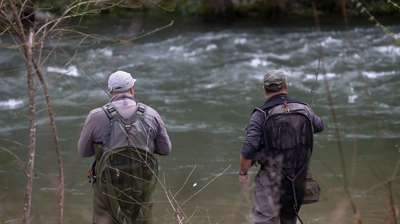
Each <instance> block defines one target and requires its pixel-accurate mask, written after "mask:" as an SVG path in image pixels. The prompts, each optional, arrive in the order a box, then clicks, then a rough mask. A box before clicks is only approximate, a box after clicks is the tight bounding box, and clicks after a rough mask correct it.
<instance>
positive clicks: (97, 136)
mask: <svg viewBox="0 0 400 224" xmlns="http://www.w3.org/2000/svg"><path fill="white" fill-rule="evenodd" d="M108 126H110V120H109V119H108V117H107V115H106V113H104V111H103V110H102V109H101V108H96V109H94V110H92V111H90V113H89V115H88V116H87V118H86V121H85V125H84V126H83V130H82V132H81V137H80V138H79V141H78V152H79V154H80V155H81V156H83V157H91V156H93V155H94V148H93V143H97V144H101V143H103V136H104V131H105V130H107V128H108Z"/></svg>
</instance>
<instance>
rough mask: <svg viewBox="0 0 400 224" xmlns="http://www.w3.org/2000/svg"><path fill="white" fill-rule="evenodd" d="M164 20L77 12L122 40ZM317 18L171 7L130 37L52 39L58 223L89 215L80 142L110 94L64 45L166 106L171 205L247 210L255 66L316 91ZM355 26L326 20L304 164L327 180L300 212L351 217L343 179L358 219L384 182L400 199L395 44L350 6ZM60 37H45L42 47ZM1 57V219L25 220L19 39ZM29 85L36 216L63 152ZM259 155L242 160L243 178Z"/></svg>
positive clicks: (163, 214)
mask: <svg viewBox="0 0 400 224" xmlns="http://www.w3.org/2000/svg"><path fill="white" fill-rule="evenodd" d="M365 20H366V19H365ZM169 23H170V21H166V22H160V21H158V22H154V21H147V20H130V19H121V20H118V21H117V20H96V21H90V22H89V21H82V24H81V26H87V27H88V32H90V33H92V34H101V35H104V36H106V37H107V38H109V39H116V38H120V39H125V40H126V39H129V38H133V37H134V36H135V35H136V36H137V35H138V32H140V31H141V30H143V31H144V33H142V34H146V33H147V32H150V31H152V30H155V29H156V28H162V27H163V26H165V25H167V24H169ZM314 24H315V23H314V21H313V20H309V21H308V20H302V21H296V22H295V23H294V22H293V21H292V22H288V23H284V22H280V23H278V22H260V21H258V22H257V21H247V22H239V21H238V22H236V23H234V24H224V25H221V24H219V25H216V24H204V23H200V22H189V21H187V22H185V21H182V22H179V21H177V22H175V23H174V24H173V25H172V26H170V27H167V28H165V29H159V30H158V31H157V32H155V33H152V34H150V35H147V36H145V37H143V38H141V39H138V40H135V41H133V42H132V43H133V44H125V43H123V42H121V41H120V42H117V41H109V40H107V39H103V40H101V41H97V40H93V39H92V37H88V38H86V39H85V40H83V41H81V39H78V38H77V37H72V38H68V39H64V40H62V41H61V42H59V43H58V46H59V47H57V48H56V51H55V54H53V56H52V57H50V58H49V60H48V61H47V62H46V63H45V64H44V65H43V66H42V71H43V73H44V74H45V75H46V80H47V81H48V82H49V83H50V85H49V88H50V93H51V97H52V102H53V107H54V110H55V113H56V124H57V128H58V131H59V139H60V142H61V150H62V157H63V165H64V177H65V205H64V223H90V222H91V217H92V189H91V185H90V184H89V183H88V181H87V178H86V171H87V169H88V167H89V165H90V163H91V162H92V158H82V157H80V156H79V154H78V152H77V149H76V145H77V141H78V139H79V135H80V132H81V130H82V126H83V124H84V121H85V118H86V116H87V114H88V113H89V111H90V110H91V109H93V108H95V107H99V106H101V105H103V104H104V103H106V102H107V100H108V96H107V95H106V94H105V93H104V92H103V91H102V90H101V89H100V88H99V87H98V86H97V85H96V84H95V83H94V82H93V81H91V79H90V78H89V77H88V76H87V75H86V74H85V72H84V71H83V70H82V69H80V68H79V67H78V66H76V65H75V64H74V63H72V62H71V61H70V60H71V59H70V58H69V57H70V56H67V55H66V54H65V53H64V52H63V51H62V50H61V48H62V49H64V50H65V51H67V52H68V53H69V54H70V55H71V56H73V57H74V59H73V60H75V61H76V62H78V63H79V64H80V65H81V66H82V68H84V69H85V71H87V72H88V73H89V74H90V75H91V76H93V78H94V79H96V80H97V81H98V82H99V83H100V84H101V85H102V86H103V87H104V88H106V86H107V77H108V75H109V74H111V73H112V72H114V71H116V70H125V71H128V72H130V73H132V74H133V76H134V78H136V79H137V80H138V81H137V82H136V84H135V97H136V99H137V100H138V101H140V102H143V103H145V104H147V105H149V106H151V107H153V108H155V109H156V110H157V111H158V112H159V113H160V115H161V117H162V118H163V120H164V122H165V125H166V128H167V130H168V133H169V135H170V138H171V141H172V145H173V150H172V153H171V154H170V155H169V156H167V157H158V159H159V166H160V171H159V177H160V180H161V182H162V183H160V184H159V186H161V184H162V185H164V186H165V188H166V189H167V191H168V193H170V194H172V195H174V196H175V198H174V200H173V201H174V202H177V203H178V204H180V205H181V206H182V207H181V208H177V206H176V205H175V209H176V210H178V209H179V210H180V211H181V216H185V217H186V218H185V221H190V223H228V224H230V223H235V224H236V223H250V220H251V207H252V197H253V190H252V188H249V189H247V188H243V187H242V186H241V185H240V183H239V182H238V175H237V173H238V164H239V161H238V159H239V153H240V149H241V145H242V142H243V139H244V130H243V129H244V126H245V125H246V123H247V122H248V121H249V118H250V115H251V111H252V109H253V108H254V107H256V106H259V105H261V104H262V103H263V102H264V101H265V100H266V97H265V96H264V95H263V92H262V78H263V75H264V73H265V72H266V71H267V70H269V69H281V70H283V71H284V72H285V73H286V74H287V76H288V81H289V94H290V96H292V97H294V98H297V99H299V100H301V101H305V102H308V103H311V98H312V95H311V89H312V87H313V86H314V81H315V78H316V76H315V73H316V70H317V67H318V58H319V48H318V40H319V36H318V33H317V28H316V27H315V25H314ZM392 24H393V23H392ZM392 24H388V28H389V29H390V30H391V31H393V32H394V33H395V34H397V35H400V26H399V25H392ZM350 26H351V27H350V32H349V34H350V35H348V33H347V32H346V31H345V26H344V22H343V21H342V20H341V19H335V20H330V21H322V22H321V29H322V31H321V38H320V40H321V44H322V46H323V58H322V59H323V60H321V68H320V70H319V73H318V74H319V75H318V81H317V86H316V87H317V89H316V94H315V99H314V105H313V109H314V111H315V113H316V114H317V115H319V116H320V117H322V119H323V120H324V121H325V131H324V132H322V133H319V134H317V135H315V143H314V154H313V156H312V159H311V165H310V166H311V168H312V169H313V171H314V173H315V175H316V178H317V180H318V182H319V184H320V186H321V188H322V192H321V197H320V202H318V203H315V204H310V205H304V206H303V207H302V210H301V214H300V215H301V217H302V220H303V222H308V223H352V220H353V216H354V215H353V214H354V212H353V209H352V207H351V206H350V205H349V196H348V195H347V194H346V193H345V190H344V186H345V183H347V185H348V189H349V193H350V195H351V199H352V200H353V201H354V204H355V206H356V207H357V209H358V210H359V214H360V217H361V220H362V221H363V223H383V222H384V220H385V218H387V216H388V214H389V212H388V210H387V208H388V207H387V205H388V199H389V198H390V195H391V194H390V192H392V193H393V194H394V196H393V199H394V204H395V205H397V206H399V201H400V198H399V194H400V192H399V189H400V188H399V184H400V182H399V179H398V177H399V174H398V172H397V173H396V171H397V170H398V167H396V163H397V162H398V160H399V154H400V152H399V148H398V147H397V146H396V145H398V144H400V139H399V133H400V119H399V115H400V104H399V103H398V99H399V98H400V89H399V88H398V86H399V85H400V69H399V68H400V67H399V65H400V48H399V47H396V46H395V45H394V44H393V42H392V41H391V40H390V38H388V36H387V35H386V34H385V33H383V32H382V31H381V30H380V29H378V28H376V27H375V26H374V25H373V24H371V23H370V22H368V21H363V22H361V23H359V22H354V23H353V21H352V20H350ZM349 37H351V39H349ZM1 38H2V41H3V42H7V41H11V39H10V38H9V37H1ZM55 44H56V42H55V41H54V40H52V41H51V40H48V41H47V45H48V46H47V47H48V48H49V49H50V48H51V46H52V45H55ZM78 44H80V46H79V47H78V46H77V45H78ZM45 56H46V55H43V56H42V58H44V57H45ZM69 61H70V62H69ZM68 62H69V63H68ZM0 66H1V71H0V84H1V89H0V92H1V94H0V111H1V113H0V118H1V119H0V124H1V125H0V134H1V136H0V146H1V148H0V223H19V221H18V219H20V218H21V217H22V212H23V204H24V202H23V199H24V194H25V193H24V190H25V175H24V173H23V170H22V168H21V163H26V159H27V154H28V153H27V144H28V133H29V132H28V131H29V130H28V124H29V123H28V119H27V117H26V115H27V114H28V95H27V90H26V71H25V70H24V61H23V58H22V56H21V53H20V52H19V51H17V50H14V49H10V48H1V51H0ZM36 85H37V86H39V84H38V82H37V83H36ZM36 93H37V98H36V100H37V110H38V111H39V113H38V115H37V122H36V125H37V146H36V155H35V169H36V170H35V171H36V174H37V175H36V177H35V179H34V185H33V200H32V211H31V215H32V222H31V223H56V220H57V207H58V198H57V192H58V171H57V170H58V168H57V158H56V154H55V150H54V144H53V141H52V134H51V128H50V124H49V119H48V118H47V112H46V111H45V110H44V109H45V107H46V105H45V99H44V96H43V93H42V89H40V88H39V89H38V90H37V91H36ZM257 169H258V168H252V169H251V170H250V178H251V179H253V177H254V175H255V173H256V172H257ZM344 169H345V172H344ZM392 175H394V180H393V183H392V189H391V191H390V189H389V188H388V184H387V181H388V179H389V178H390V177H392ZM154 200H155V208H154V211H155V213H156V214H157V216H159V217H158V218H157V223H165V220H167V221H171V222H170V223H173V222H172V219H171V218H170V214H172V213H173V208H172V207H171V205H170V203H169V202H168V201H167V197H166V196H165V193H164V192H163V191H162V190H161V187H159V188H157V189H156V191H155V193H154ZM174 202H173V203H174ZM389 217H390V216H389ZM175 223H176V222H175Z"/></svg>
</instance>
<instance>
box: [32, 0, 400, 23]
mask: <svg viewBox="0 0 400 224" xmlns="http://www.w3.org/2000/svg"><path fill="white" fill-rule="evenodd" d="M344 1H345V0H344ZM312 2H315V5H316V8H317V10H318V14H319V16H320V17H337V16H340V15H341V10H342V8H341V4H342V1H338V0H326V1H314V0H278V1H276V0H257V1H256V0H125V1H117V0H112V1H107V2H106V1H102V2H92V3H89V4H87V5H84V6H82V7H79V8H77V9H76V10H81V11H85V10H87V9H90V10H99V11H100V14H98V15H103V16H105V15H107V16H123V17H130V16H138V15H144V14H145V15H148V16H151V17H164V16H171V15H173V16H179V17H185V18H188V17H189V18H198V19H203V20H206V21H220V20H222V21H224V22H226V21H231V20H235V19H242V18H263V19H279V18H293V17H310V18H312V17H313V13H312V7H311V4H312ZM361 3H362V4H363V7H364V8H365V9H366V10H368V11H369V12H370V13H372V14H374V15H376V16H399V13H398V12H399V6H398V5H397V4H396V3H394V2H392V1H390V0H389V1H383V0H364V1H361ZM388 3H391V4H388ZM69 4H70V0H60V1H54V0H43V1H40V2H37V6H38V7H39V8H40V9H41V10H42V11H49V12H52V13H55V14H58V13H60V12H63V11H64V10H65V6H66V5H69ZM345 5H346V8H347V10H348V15H349V16H362V14H363V12H362V11H359V10H358V8H357V7H355V6H354V4H353V1H350V0H347V1H345Z"/></svg>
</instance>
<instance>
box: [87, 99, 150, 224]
mask: <svg viewBox="0 0 400 224" xmlns="http://www.w3.org/2000/svg"><path fill="white" fill-rule="evenodd" d="M146 107H147V106H146V105H144V104H141V103H137V106H136V108H135V110H134V112H133V113H132V115H131V116H130V117H129V118H127V119H126V118H124V117H122V116H121V115H120V113H119V112H118V109H117V108H116V107H115V106H114V105H113V104H112V103H107V104H106V105H104V106H103V107H102V108H103V110H104V112H105V113H106V114H107V116H108V118H109V119H110V126H109V127H108V129H107V130H106V132H105V134H104V137H103V145H102V155H101V159H100V160H99V161H98V162H97V164H96V174H97V184H96V185H95V187H98V189H99V190H100V191H101V192H102V194H101V197H102V198H103V201H105V202H107V206H108V207H109V209H110V211H112V213H113V215H112V216H113V217H115V218H116V219H117V221H118V223H124V224H125V223H126V224H129V223H137V222H136V221H135V220H136V219H138V218H140V217H139V216H140V215H141V214H144V213H146V212H147V211H143V210H144V209H146V210H147V208H146V207H144V205H145V204H146V203H148V202H149V200H150V198H151V195H152V193H153V191H154V189H155V186H156V177H157V172H158V162H157V158H156V157H155V156H154V155H153V152H154V136H153V135H154V134H153V131H152V130H151V128H150V126H149V125H148V124H147V123H146V122H145V120H144V117H145V116H146Z"/></svg>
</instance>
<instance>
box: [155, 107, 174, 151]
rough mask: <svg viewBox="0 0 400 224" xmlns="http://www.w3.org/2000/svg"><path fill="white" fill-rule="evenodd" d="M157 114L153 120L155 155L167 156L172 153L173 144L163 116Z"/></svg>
mask: <svg viewBox="0 0 400 224" xmlns="http://www.w3.org/2000/svg"><path fill="white" fill-rule="evenodd" d="M154 112H155V117H154V119H153V125H154V126H155V138H154V147H155V149H154V153H155V154H158V155H162V156H166V155H168V154H170V153H171V150H172V144H171V141H170V140H169V136H168V133H167V130H166V129H165V125H164V122H163V120H162V119H161V116H160V115H159V114H158V113H157V112H156V111H154Z"/></svg>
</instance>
